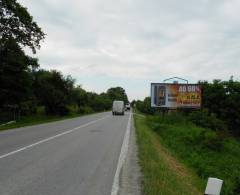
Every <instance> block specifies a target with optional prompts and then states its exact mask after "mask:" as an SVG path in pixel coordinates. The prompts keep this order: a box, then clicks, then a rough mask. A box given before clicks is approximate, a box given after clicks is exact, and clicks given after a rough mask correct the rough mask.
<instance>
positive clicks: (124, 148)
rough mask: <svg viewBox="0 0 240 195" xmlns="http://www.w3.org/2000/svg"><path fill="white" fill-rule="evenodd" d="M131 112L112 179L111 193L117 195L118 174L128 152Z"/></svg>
mask: <svg viewBox="0 0 240 195" xmlns="http://www.w3.org/2000/svg"><path fill="white" fill-rule="evenodd" d="M131 117H132V113H130V114H129V118H128V124H127V129H126V132H125V135H124V138H123V143H122V148H121V152H120V155H119V159H118V164H117V169H116V173H115V176H114V180H113V185H112V191H111V195H117V194H118V190H119V176H120V172H121V169H122V166H123V164H124V161H125V159H126V156H127V152H128V143H129V137H130V128H131Z"/></svg>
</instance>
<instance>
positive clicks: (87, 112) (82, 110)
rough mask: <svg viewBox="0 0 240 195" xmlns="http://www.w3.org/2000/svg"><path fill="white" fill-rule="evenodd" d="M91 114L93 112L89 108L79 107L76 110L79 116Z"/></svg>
mask: <svg viewBox="0 0 240 195" xmlns="http://www.w3.org/2000/svg"><path fill="white" fill-rule="evenodd" d="M93 112H94V111H93V109H92V108H91V107H89V106H81V107H79V109H78V113H79V114H90V113H93Z"/></svg>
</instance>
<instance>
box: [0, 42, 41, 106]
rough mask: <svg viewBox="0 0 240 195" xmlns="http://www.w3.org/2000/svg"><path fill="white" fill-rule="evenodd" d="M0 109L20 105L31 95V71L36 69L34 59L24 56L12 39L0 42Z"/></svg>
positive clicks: (36, 65)
mask: <svg viewBox="0 0 240 195" xmlns="http://www.w3.org/2000/svg"><path fill="white" fill-rule="evenodd" d="M0 44H1V45H2V47H0V59H1V62H0V94H1V96H0V107H2V106H3V105H14V104H16V105H18V106H19V105H20V103H21V102H22V101H26V100H27V99H28V97H29V96H30V95H31V83H32V77H31V71H32V69H34V68H36V67H38V61H37V59H36V58H31V57H29V56H27V55H25V53H24V51H23V50H22V49H21V48H20V46H19V45H18V44H17V43H16V42H15V40H14V39H11V38H10V39H8V40H7V41H5V43H4V44H2V42H1V40H0Z"/></svg>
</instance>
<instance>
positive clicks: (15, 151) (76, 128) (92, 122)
mask: <svg viewBox="0 0 240 195" xmlns="http://www.w3.org/2000/svg"><path fill="white" fill-rule="evenodd" d="M109 116H110V115H107V116H105V117H102V118H100V119H97V120H94V121H91V122H88V123H86V124H83V125H80V126H78V127H75V128H73V129H70V130H68V131H64V132H62V133H59V134H57V135H54V136H51V137H48V138H46V139H43V140H40V141H38V142H35V143H33V144H30V145H28V146H24V147H22V148H19V149H17V150H14V151H12V152H9V153H7V154H3V155H1V156H0V159H2V158H5V157H8V156H11V155H13V154H16V153H18V152H21V151H23V150H26V149H28V148H32V147H34V146H37V145H39V144H42V143H44V142H47V141H50V140H53V139H55V138H57V137H61V136H63V135H66V134H68V133H71V132H73V131H76V130H78V129H81V128H83V127H86V126H88V125H91V124H94V123H96V122H98V121H101V120H103V119H105V118H108V117H109Z"/></svg>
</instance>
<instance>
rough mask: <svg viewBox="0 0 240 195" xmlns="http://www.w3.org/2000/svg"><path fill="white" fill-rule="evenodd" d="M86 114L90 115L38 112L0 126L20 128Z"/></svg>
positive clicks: (0, 128)
mask: <svg viewBox="0 0 240 195" xmlns="http://www.w3.org/2000/svg"><path fill="white" fill-rule="evenodd" d="M91 114H94V113H91ZM84 115H89V114H76V113H72V114H69V115H67V116H47V115H44V114H36V115H33V116H26V117H21V119H20V120H19V121H17V122H16V123H11V124H6V125H4V126H0V131H2V130H7V129H13V128H18V127H25V126H30V125H37V124H42V123H49V122H54V121H60V120H64V119H70V118H75V117H80V116H84Z"/></svg>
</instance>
